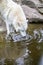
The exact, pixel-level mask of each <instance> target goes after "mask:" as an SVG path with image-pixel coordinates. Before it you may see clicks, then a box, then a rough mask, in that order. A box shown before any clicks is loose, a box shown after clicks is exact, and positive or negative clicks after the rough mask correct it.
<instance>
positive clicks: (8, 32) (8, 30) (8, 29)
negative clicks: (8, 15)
mask: <svg viewBox="0 0 43 65" xmlns="http://www.w3.org/2000/svg"><path fill="white" fill-rule="evenodd" d="M6 29H7V35H6V39H8V38H9V35H10V27H9V23H8V21H7V22H6Z"/></svg>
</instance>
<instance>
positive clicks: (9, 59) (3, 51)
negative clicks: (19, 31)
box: [0, 24, 43, 65]
mask: <svg viewBox="0 0 43 65" xmlns="http://www.w3.org/2000/svg"><path fill="white" fill-rule="evenodd" d="M40 28H43V24H29V28H28V30H27V32H28V33H29V34H31V35H33V30H34V29H38V30H39V29H40ZM4 37H5V32H4V33H3V32H2V33H0V60H1V59H3V58H5V60H4V65H16V63H15V60H16V59H17V58H19V57H22V56H23V55H24V54H25V53H26V48H27V49H28V50H29V51H30V52H28V57H27V58H25V59H24V60H25V65H38V63H39V60H40V57H41V55H43V42H42V43H38V42H37V40H34V39H33V40H31V41H30V42H18V43H14V42H13V41H10V42H8V41H6V40H5V39H4ZM27 43H28V45H27ZM0 65H3V63H2V62H1V61H0Z"/></svg>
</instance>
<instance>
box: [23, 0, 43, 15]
mask: <svg viewBox="0 0 43 65" xmlns="http://www.w3.org/2000/svg"><path fill="white" fill-rule="evenodd" d="M22 4H25V5H28V6H29V7H32V8H37V10H38V11H39V12H40V13H42V14H43V0H37V2H36V0H23V1H22Z"/></svg>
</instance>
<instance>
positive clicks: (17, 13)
mask: <svg viewBox="0 0 43 65" xmlns="http://www.w3.org/2000/svg"><path fill="white" fill-rule="evenodd" d="M2 1H3V3H1V2H0V12H1V14H2V16H3V18H4V20H5V23H6V27H7V35H9V34H10V32H11V28H10V27H11V25H12V29H13V27H14V29H15V30H16V32H20V33H21V35H22V36H25V35H26V30H27V20H26V17H25V14H24V12H23V10H22V8H21V6H20V5H18V4H17V3H15V2H13V1H12V0H2ZM14 29H13V30H12V32H13V31H14Z"/></svg>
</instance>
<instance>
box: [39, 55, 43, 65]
mask: <svg viewBox="0 0 43 65" xmlns="http://www.w3.org/2000/svg"><path fill="white" fill-rule="evenodd" d="M38 65H43V55H41V57H40V60H39V64H38Z"/></svg>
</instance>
